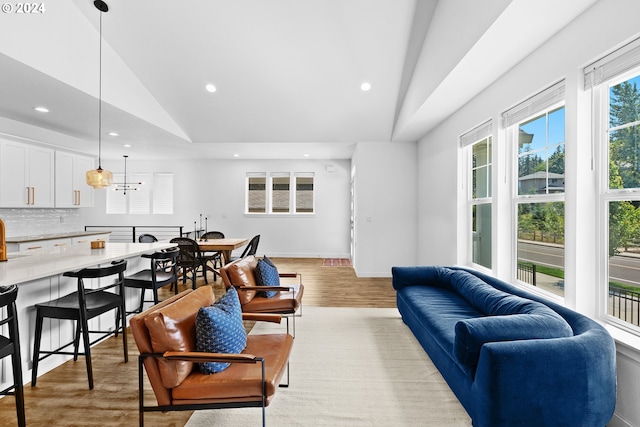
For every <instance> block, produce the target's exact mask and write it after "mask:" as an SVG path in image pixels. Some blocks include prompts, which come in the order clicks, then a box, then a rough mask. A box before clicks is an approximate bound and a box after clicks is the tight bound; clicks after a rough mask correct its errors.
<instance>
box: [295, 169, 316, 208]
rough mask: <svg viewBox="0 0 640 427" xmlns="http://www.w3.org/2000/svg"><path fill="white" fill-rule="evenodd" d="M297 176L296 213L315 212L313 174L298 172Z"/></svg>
mask: <svg viewBox="0 0 640 427" xmlns="http://www.w3.org/2000/svg"><path fill="white" fill-rule="evenodd" d="M294 177H295V186H296V192H295V200H296V201H295V207H296V213H313V212H314V200H313V174H312V173H296V174H295V175H294Z"/></svg>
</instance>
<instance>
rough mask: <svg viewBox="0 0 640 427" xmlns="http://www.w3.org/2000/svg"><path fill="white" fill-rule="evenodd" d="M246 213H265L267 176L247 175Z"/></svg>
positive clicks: (260, 174)
mask: <svg viewBox="0 0 640 427" xmlns="http://www.w3.org/2000/svg"><path fill="white" fill-rule="evenodd" d="M247 212H248V213H267V174H266V173H257V174H248V175H247Z"/></svg>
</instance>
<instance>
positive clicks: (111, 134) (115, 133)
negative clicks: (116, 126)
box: [109, 132, 120, 136]
mask: <svg viewBox="0 0 640 427" xmlns="http://www.w3.org/2000/svg"><path fill="white" fill-rule="evenodd" d="M109 136H120V134H119V133H118V132H109Z"/></svg>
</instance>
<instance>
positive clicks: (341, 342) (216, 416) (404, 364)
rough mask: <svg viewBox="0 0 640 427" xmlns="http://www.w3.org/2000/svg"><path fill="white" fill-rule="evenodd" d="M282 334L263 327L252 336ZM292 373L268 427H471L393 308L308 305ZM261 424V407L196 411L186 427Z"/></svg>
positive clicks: (272, 327)
mask: <svg viewBox="0 0 640 427" xmlns="http://www.w3.org/2000/svg"><path fill="white" fill-rule="evenodd" d="M284 328H285V322H284V321H283V323H282V324H281V325H272V324H265V323H259V324H257V325H256V326H255V327H254V330H253V331H252V332H251V333H268V332H272V331H274V330H275V331H283V330H284ZM290 369H291V375H290V386H289V388H280V389H278V391H277V392H276V395H275V397H274V399H273V401H272V402H271V405H269V406H268V407H267V412H266V416H267V425H268V426H277V427H280V426H380V427H383V426H384V427H389V426H464V427H468V426H471V420H470V418H469V416H468V415H467V413H466V412H465V410H464V409H463V408H462V406H461V405H460V403H459V402H458V400H457V399H456V397H455V396H454V394H453V392H452V391H451V390H450V389H449V387H448V386H447V384H446V382H445V381H444V379H443V378H442V376H441V375H440V373H439V372H438V370H437V369H436V368H435V367H434V366H433V364H432V363H431V360H430V359H429V357H428V356H427V355H426V353H425V352H424V350H423V349H422V347H420V344H419V343H418V342H417V340H416V339H415V338H414V336H413V334H412V333H411V331H409V329H408V328H407V327H406V326H405V325H404V323H403V322H402V319H401V318H400V314H399V313H398V311H397V310H396V309H387V308H337V307H331V308H324V307H304V311H303V316H302V317H299V318H297V319H296V338H295V342H294V345H293V351H292V355H291V359H290ZM260 424H261V410H260V408H242V409H219V410H207V411H196V412H195V413H194V414H193V416H192V417H191V419H190V420H189V422H188V423H187V426H188V427H204V426H214V425H215V426H258V425H260Z"/></svg>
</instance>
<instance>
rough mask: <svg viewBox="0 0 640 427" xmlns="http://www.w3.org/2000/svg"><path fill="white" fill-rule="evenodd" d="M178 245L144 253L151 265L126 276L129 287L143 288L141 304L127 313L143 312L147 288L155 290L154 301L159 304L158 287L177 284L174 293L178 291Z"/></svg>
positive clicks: (125, 281)
mask: <svg viewBox="0 0 640 427" xmlns="http://www.w3.org/2000/svg"><path fill="white" fill-rule="evenodd" d="M179 253H180V249H178V248H177V247H175V248H169V249H167V250H165V251H161V252H155V253H152V254H143V255H141V257H142V258H148V259H150V260H151V267H150V268H148V269H145V270H141V271H139V272H137V273H134V274H132V275H131V276H127V277H125V278H124V286H125V287H127V288H138V289H142V294H141V295H140V305H139V306H138V308H137V309H136V310H135V311H128V312H127V314H132V313H142V306H143V305H144V303H145V302H151V300H145V299H144V294H145V291H146V290H147V289H151V291H152V292H153V303H154V304H158V289H159V288H161V287H163V286H166V285H169V284H171V285H175V286H174V287H173V288H174V293H175V294H177V293H178V254H179Z"/></svg>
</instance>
